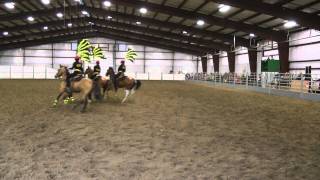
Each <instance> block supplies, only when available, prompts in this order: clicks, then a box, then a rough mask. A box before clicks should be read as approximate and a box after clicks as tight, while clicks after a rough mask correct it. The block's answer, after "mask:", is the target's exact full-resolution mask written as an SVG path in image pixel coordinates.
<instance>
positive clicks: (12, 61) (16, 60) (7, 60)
mask: <svg viewBox="0 0 320 180" xmlns="http://www.w3.org/2000/svg"><path fill="white" fill-rule="evenodd" d="M0 65H23V57H22V56H18V57H4V56H2V57H0Z"/></svg>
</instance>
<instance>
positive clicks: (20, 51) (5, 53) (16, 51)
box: [0, 49, 23, 58]
mask: <svg viewBox="0 0 320 180" xmlns="http://www.w3.org/2000/svg"><path fill="white" fill-rule="evenodd" d="M2 56H23V49H12V50H5V51H0V58H1V57H2Z"/></svg>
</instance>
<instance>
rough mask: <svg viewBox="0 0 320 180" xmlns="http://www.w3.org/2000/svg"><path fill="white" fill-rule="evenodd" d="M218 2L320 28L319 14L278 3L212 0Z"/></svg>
mask: <svg viewBox="0 0 320 180" xmlns="http://www.w3.org/2000/svg"><path fill="white" fill-rule="evenodd" d="M211 1H213V2H216V3H221V4H227V5H230V6H233V7H238V8H243V9H248V10H251V11H256V12H259V13H264V14H268V15H271V16H275V17H278V18H282V19H284V20H295V21H296V22H297V23H298V24H300V25H302V26H305V27H309V28H313V29H317V30H319V29H320V24H319V16H315V15H312V14H308V13H304V12H302V11H297V10H294V9H289V8H285V7H282V6H278V5H273V4H269V3H264V2H262V1H260V0H250V1H248V0H211Z"/></svg>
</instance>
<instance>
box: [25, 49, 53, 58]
mask: <svg viewBox="0 0 320 180" xmlns="http://www.w3.org/2000/svg"><path fill="white" fill-rule="evenodd" d="M25 56H32V57H51V56H52V51H51V50H31V49H26V50H25Z"/></svg>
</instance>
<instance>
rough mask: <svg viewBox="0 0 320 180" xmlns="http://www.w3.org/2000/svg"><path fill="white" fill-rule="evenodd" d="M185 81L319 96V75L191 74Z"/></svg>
mask: <svg viewBox="0 0 320 180" xmlns="http://www.w3.org/2000/svg"><path fill="white" fill-rule="evenodd" d="M186 80H195V81H209V82H212V83H213V84H222V85H223V84H225V85H233V86H242V87H259V88H266V89H277V90H285V91H292V92H299V93H308V94H310V93H312V94H318V95H320V74H290V73H262V74H253V73H252V74H237V73H224V74H220V73H211V74H206V73H194V74H192V73H191V74H187V75H186Z"/></svg>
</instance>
